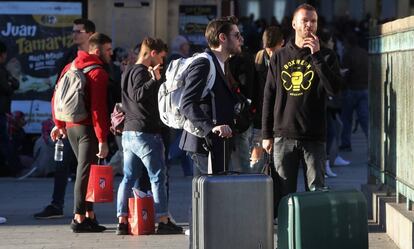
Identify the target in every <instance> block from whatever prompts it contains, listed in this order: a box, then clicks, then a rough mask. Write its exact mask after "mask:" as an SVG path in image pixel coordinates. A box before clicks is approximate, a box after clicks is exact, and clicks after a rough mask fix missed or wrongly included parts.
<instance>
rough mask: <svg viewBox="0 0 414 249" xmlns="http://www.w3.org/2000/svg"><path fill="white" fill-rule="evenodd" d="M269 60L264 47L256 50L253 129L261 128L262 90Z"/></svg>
mask: <svg viewBox="0 0 414 249" xmlns="http://www.w3.org/2000/svg"><path fill="white" fill-rule="evenodd" d="M269 61H270V58H269V55H268V54H267V52H266V50H265V49H263V50H260V51H259V52H257V54H256V59H255V69H256V74H255V75H256V81H255V87H254V97H253V106H254V107H255V108H256V113H255V115H254V118H253V128H255V129H262V109H263V92H264V88H265V85H266V77H267V71H268V69H269V63H270V62H269Z"/></svg>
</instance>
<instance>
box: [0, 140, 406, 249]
mask: <svg viewBox="0 0 414 249" xmlns="http://www.w3.org/2000/svg"><path fill="white" fill-rule="evenodd" d="M353 149H354V151H353V152H347V153H342V155H343V156H344V157H345V158H346V159H350V160H352V164H351V165H350V166H345V167H334V168H333V170H334V171H335V172H337V173H338V175H339V176H338V177H337V178H329V179H327V183H328V185H329V186H330V187H331V188H333V189H349V188H357V189H360V186H361V184H363V183H365V182H366V179H367V167H366V162H367V156H366V155H367V151H366V142H365V139H364V138H363V137H362V136H361V135H360V134H358V135H356V136H354V144H353ZM171 175H172V176H171V192H172V193H171V197H170V198H171V200H170V211H171V213H172V215H173V217H174V218H175V220H176V221H177V222H178V223H179V224H181V225H183V226H188V219H187V217H188V207H189V205H190V192H191V179H190V178H186V177H183V176H181V169H180V167H178V166H175V167H173V168H172V172H171ZM299 178H300V179H303V176H302V175H300V176H299ZM119 181H120V178H119V177H118V178H117V179H116V184H115V186H118V182H119ZM299 182H303V181H301V180H300V181H299ZM52 188H53V179H51V178H29V179H26V180H23V181H17V180H15V179H12V178H0V216H6V217H7V219H8V223H7V224H3V225H0V249H3V248H4V249H14V248H30V249H34V248H45V249H46V248H123V249H127V248H140V249H161V248H168V249H183V248H187V244H188V237H186V236H185V235H162V236H160V235H151V236H117V235H115V232H114V231H115V226H116V219H115V210H116V209H115V203H110V204H98V205H96V208H95V210H96V212H97V214H98V219H99V221H100V222H101V223H103V224H104V225H106V226H107V227H108V230H107V231H105V232H104V233H102V234H74V233H72V232H71V231H70V229H69V225H68V224H69V222H70V219H71V213H72V205H73V183H69V185H68V189H67V197H66V200H67V204H66V207H65V215H66V216H65V217H64V218H63V219H57V220H45V221H39V220H35V219H33V218H32V217H33V216H32V215H33V213H35V212H38V211H40V210H41V209H42V208H43V207H44V206H45V205H47V204H48V203H49V201H50V196H51V192H52ZM299 189H301V190H303V185H301V186H300V187H299ZM370 228H371V229H370V233H369V244H370V246H369V248H370V249H394V248H398V247H396V245H395V244H394V243H393V242H392V241H391V240H390V239H389V237H388V236H387V235H386V234H385V233H383V232H381V231H377V229H375V228H376V227H375V224H370ZM276 239H277V238H276V236H275V241H276ZM229 249H231V248H229Z"/></svg>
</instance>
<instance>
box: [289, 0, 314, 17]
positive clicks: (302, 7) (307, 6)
mask: <svg viewBox="0 0 414 249" xmlns="http://www.w3.org/2000/svg"><path fill="white" fill-rule="evenodd" d="M299 10H307V11H315V12H317V11H316V8H315V7H313V6H312V5H310V4H308V3H303V4H301V5H299V6H298V7H297V8H296V9H295V11H294V12H293V18H294V17H295V15H296V13H298V11H299Z"/></svg>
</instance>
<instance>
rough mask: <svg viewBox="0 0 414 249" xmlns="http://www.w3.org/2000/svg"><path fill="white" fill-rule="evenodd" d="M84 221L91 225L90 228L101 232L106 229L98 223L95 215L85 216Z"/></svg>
mask: <svg viewBox="0 0 414 249" xmlns="http://www.w3.org/2000/svg"><path fill="white" fill-rule="evenodd" d="M85 222H87V223H88V224H89V225H90V226H91V229H92V230H94V231H96V232H103V231H105V230H106V227H104V226H101V225H99V222H98V220H97V219H96V215H95V217H94V218H93V219H91V218H88V217H86V218H85Z"/></svg>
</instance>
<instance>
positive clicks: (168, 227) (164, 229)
mask: <svg viewBox="0 0 414 249" xmlns="http://www.w3.org/2000/svg"><path fill="white" fill-rule="evenodd" d="M182 233H183V228H182V227H179V226H177V225H176V224H174V223H172V222H171V220H170V219H169V218H168V223H163V222H159V223H158V229H157V234H182Z"/></svg>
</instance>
